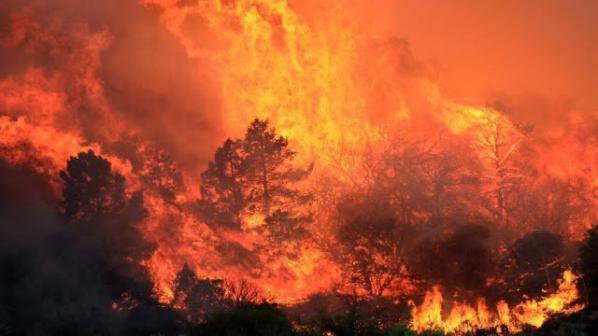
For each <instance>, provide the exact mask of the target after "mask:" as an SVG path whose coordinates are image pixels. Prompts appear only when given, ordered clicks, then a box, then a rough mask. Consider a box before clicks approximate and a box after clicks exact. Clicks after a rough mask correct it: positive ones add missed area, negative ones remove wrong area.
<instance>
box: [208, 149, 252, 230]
mask: <svg viewBox="0 0 598 336" xmlns="http://www.w3.org/2000/svg"><path fill="white" fill-rule="evenodd" d="M242 164H243V163H242V153H241V141H240V140H236V141H233V140H231V139H227V140H226V141H225V142H224V144H223V145H222V147H220V148H218V149H217V150H216V153H215V154H214V161H211V162H210V163H209V164H208V168H207V169H206V171H204V172H203V173H202V174H201V186H200V191H201V201H200V210H201V213H202V215H203V217H204V218H205V219H206V221H207V222H208V223H210V224H213V225H216V226H224V227H227V228H234V229H239V228H240V227H241V215H242V213H243V210H244V209H245V208H246V207H247V200H246V193H245V185H246V182H245V180H246V178H245V176H244V174H243V172H242V170H241V169H242Z"/></svg>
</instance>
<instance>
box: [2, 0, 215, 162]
mask: <svg viewBox="0 0 598 336" xmlns="http://www.w3.org/2000/svg"><path fill="white" fill-rule="evenodd" d="M1 13H2V14H1V15H2V22H4V26H3V28H2V39H1V40H2V42H3V43H2V53H3V58H2V61H1V64H0V74H2V77H3V84H4V85H3V86H4V87H5V89H8V90H10V91H9V92H10V94H11V96H10V97H6V99H3V101H4V102H6V103H8V102H10V101H13V102H14V103H13V104H10V105H8V104H7V105H5V106H3V109H5V112H3V114H8V115H12V116H13V117H16V116H19V115H23V114H25V115H28V117H29V119H30V121H31V122H35V123H49V124H51V125H52V126H54V127H56V128H57V129H60V130H62V131H70V132H73V133H75V134H78V135H79V136H81V137H82V138H83V141H85V142H96V143H99V144H101V145H102V148H103V149H104V150H105V151H107V152H110V151H113V152H115V154H118V155H121V156H123V157H125V158H127V157H128V156H129V155H130V153H126V152H119V147H118V146H116V145H115V144H116V143H118V141H119V140H122V139H126V137H127V135H130V134H135V135H138V136H140V137H141V138H143V139H144V141H148V142H151V143H156V144H157V145H158V146H159V147H162V148H165V149H167V150H168V151H169V153H171V155H173V156H174V157H175V159H176V160H177V162H179V163H180V164H181V165H182V166H183V167H185V168H189V169H198V168H199V167H201V165H202V163H203V162H205V161H206V159H207V157H208V155H209V154H208V153H210V150H211V149H212V148H213V147H214V146H215V141H216V140H218V139H220V138H221V137H222V136H221V135H220V134H221V133H220V132H221V130H220V129H219V126H218V125H219V123H220V117H221V115H220V106H219V105H220V103H219V101H218V97H219V93H218V90H217V88H216V86H215V84H214V83H213V79H212V78H210V77H209V76H207V75H206V74H202V71H205V69H201V68H200V67H199V66H198V64H197V63H195V62H192V61H191V60H189V58H188V57H187V56H186V54H185V51H184V49H183V48H182V46H181V45H180V44H179V43H178V42H177V40H176V39H175V38H174V37H173V36H172V35H171V34H170V33H169V32H168V31H166V30H165V28H164V27H163V26H162V25H161V24H160V23H159V21H158V20H157V18H156V16H155V15H154V14H153V13H152V12H151V11H148V10H146V9H145V8H143V7H141V6H140V5H139V4H137V3H136V2H134V1H92V2H86V3H85V4H83V3H81V2H79V1H53V2H45V1H28V2H27V3H23V2H21V1H10V2H8V3H6V2H5V3H4V4H3V5H2V12H1ZM28 94H29V95H28ZM19 95H20V96H21V97H19ZM29 96H33V97H36V100H38V101H37V103H38V105H36V101H34V102H28V99H27V97H29ZM42 99H43V100H42ZM32 105H33V106H32ZM44 114H45V115H44ZM48 119H49V120H48ZM198 130H199V131H198Z"/></svg>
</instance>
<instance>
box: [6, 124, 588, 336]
mask: <svg viewBox="0 0 598 336" xmlns="http://www.w3.org/2000/svg"><path fill="white" fill-rule="evenodd" d="M493 148H494V147H493ZM149 153H151V154H150V155H152V156H151V157H150V158H149V160H148V159H146V160H144V161H143V166H142V167H139V170H138V174H139V181H141V182H140V183H141V185H140V187H139V189H138V190H132V191H128V188H127V186H126V184H127V181H126V178H125V177H124V176H123V175H121V174H120V173H118V172H117V171H115V170H114V169H113V167H112V165H111V163H110V162H109V161H108V160H107V159H105V158H104V157H102V156H101V155H97V154H96V153H94V151H93V150H88V151H87V152H81V153H78V154H77V155H76V156H72V157H70V158H69V159H68V161H67V162H66V163H65V168H64V170H61V171H60V173H59V180H60V182H61V184H62V186H61V189H62V194H61V195H60V196H59V197H58V199H56V197H55V195H54V191H53V187H52V185H50V182H49V181H51V180H52V178H50V177H48V176H44V175H43V174H41V173H40V172H39V171H36V169H35V167H36V166H37V165H38V164H39V165H41V163H36V162H27V164H24V165H17V166H14V165H10V164H9V163H8V162H6V161H3V164H2V180H3V190H4V192H3V197H2V211H1V212H0V213H1V214H2V221H1V222H2V237H3V239H2V250H1V256H2V258H1V267H2V270H3V272H2V274H3V276H2V282H1V284H2V290H1V293H2V303H3V304H2V316H1V317H2V325H1V327H2V331H3V334H9V335H12V334H14V335H20V334H52V335H54V334H60V335H82V334H89V335H112V334H120V333H123V334H126V335H150V334H155V335H171V334H172V335H175V334H176V335H178V334H188V335H437V334H438V335H441V334H443V332H444V331H446V332H448V334H452V333H458V334H468V335H528V334H531V335H591V333H592V332H594V331H595V330H596V329H593V328H595V326H596V321H595V318H596V317H595V314H596V312H595V309H596V306H597V305H598V301H597V300H596V298H597V295H596V294H597V291H598V278H597V277H598V274H597V273H596V270H598V267H596V266H597V260H596V257H595V256H596V253H597V252H598V250H597V249H598V229H597V227H594V228H592V229H590V230H589V231H587V232H585V234H584V236H583V239H582V240H579V241H577V240H571V239H565V238H564V234H566V231H564V230H565V229H566V227H567V224H568V221H570V220H571V217H573V216H579V215H580V214H583V213H584V212H583V209H586V211H590V210H592V207H591V206H590V205H589V204H584V203H583V201H584V199H583V197H582V196H583V195H584V190H585V192H589V191H588V190H587V188H585V189H584V184H583V183H582V181H575V182H576V184H574V185H570V184H565V183H564V182H563V181H558V180H547V181H542V182H541V183H539V182H538V181H537V179H538V177H537V175H535V174H533V171H531V172H530V171H525V170H524V169H525V166H523V167H520V166H517V165H515V162H517V163H519V161H516V160H515V159H513V160H512V161H513V162H514V163H513V164H512V165H509V168H508V169H507V168H503V167H500V168H501V170H500V172H504V173H501V174H497V175H498V176H497V178H500V179H501V180H500V181H501V184H500V185H501V186H502V188H501V189H499V190H498V191H496V192H494V193H492V194H490V195H489V196H488V198H490V199H488V198H486V197H482V196H483V195H484V193H483V192H481V191H480V190H479V188H481V187H482V186H483V184H482V182H481V180H482V174H481V171H479V170H476V168H479V163H476V162H475V159H474V158H472V157H467V156H466V154H465V153H467V151H465V150H463V149H460V148H459V147H457V145H455V144H453V145H452V146H448V147H444V146H443V144H442V142H441V140H438V139H434V140H433V143H431V144H425V143H409V142H405V141H399V142H395V143H393V145H392V147H390V149H389V151H388V152H384V156H383V157H382V158H380V161H374V160H373V159H372V160H370V161H368V162H369V165H370V167H371V168H372V170H371V171H370V172H368V175H367V176H368V179H367V181H366V182H367V183H366V184H365V185H363V189H361V188H360V189H357V190H351V191H350V192H348V193H346V194H343V195H341V197H338V198H337V199H336V202H337V203H336V205H335V210H334V211H335V212H336V214H335V216H336V220H335V221H336V225H337V226H336V227H335V231H334V233H333V235H334V236H333V237H318V236H317V234H313V233H312V232H313V230H314V227H316V228H317V220H318V217H317V213H316V212H315V211H313V212H312V210H313V209H315V207H314V206H311V205H310V204H313V203H318V202H321V201H318V195H317V194H315V192H312V193H310V192H306V191H304V190H305V189H304V188H303V190H302V189H301V188H300V185H301V183H303V182H304V181H305V180H308V179H310V178H311V176H310V175H311V172H312V170H313V166H307V167H297V166H293V165H292V163H293V161H294V156H295V154H296V153H295V152H293V151H292V149H291V148H290V147H289V145H288V141H287V139H286V138H285V137H282V136H280V135H278V134H277V133H276V131H275V129H273V128H271V127H270V126H269V124H268V121H266V120H259V119H256V120H254V121H253V122H252V123H251V125H250V126H249V128H248V129H247V132H246V134H245V136H244V137H243V138H242V139H234V140H232V139H228V140H226V141H225V142H224V143H223V145H222V146H221V147H219V148H218V149H217V151H216V152H215V154H214V158H213V161H211V162H210V164H209V165H208V167H207V169H206V170H205V171H204V172H202V173H201V189H200V196H201V197H200V198H199V199H198V200H194V201H190V202H188V203H187V204H184V205H181V204H180V205H178V206H181V207H185V209H181V210H180V211H185V212H189V213H190V215H191V216H194V217H196V218H197V220H200V221H202V222H205V223H207V225H209V226H213V227H214V228H215V230H218V228H224V229H225V230H226V231H227V232H228V231H232V232H237V231H239V232H248V231H250V232H252V234H255V235H257V236H258V237H259V238H260V239H259V240H256V242H254V243H253V245H252V246H251V248H248V247H245V246H243V245H241V244H236V245H233V244H232V243H229V244H228V245H222V246H218V249H219V250H220V253H221V254H222V255H223V256H222V257H223V258H226V259H227V261H226V262H227V263H229V264H235V266H236V267H239V268H242V269H243V270H245V271H246V272H248V273H249V274H251V276H250V277H248V279H251V278H252V277H254V275H253V274H252V273H256V275H255V277H259V276H260V274H259V272H271V271H272V269H271V268H272V267H273V265H272V264H274V263H275V262H276V259H277V258H280V256H281V255H285V256H286V257H287V258H289V259H293V258H297V255H298V254H300V253H301V250H302V249H304V248H306V247H305V246H310V245H314V246H318V247H319V248H320V249H321V250H322V251H324V252H325V253H327V254H329V256H330V259H331V260H332V261H333V262H334V263H335V265H336V267H338V272H340V273H341V274H342V277H341V279H342V280H341V281H340V282H337V283H335V286H334V287H333V288H331V289H330V290H328V291H322V292H318V293H314V294H312V295H310V296H309V297H308V298H307V299H306V300H304V301H302V302H300V303H294V304H289V303H284V302H283V303H279V302H277V300H276V298H273V297H271V296H268V293H265V292H264V291H263V290H262V289H260V288H259V287H257V286H255V285H254V284H252V283H251V282H248V281H247V280H243V279H241V280H239V279H226V278H206V277H202V276H201V274H197V273H196V272H195V271H194V269H193V267H190V266H189V265H187V264H185V265H183V266H182V267H181V269H180V270H178V272H177V274H176V278H175V279H174V282H173V287H172V296H171V297H170V298H169V299H168V300H167V301H165V300H163V299H160V298H159V297H157V296H156V292H155V290H154V288H153V284H152V281H153V279H152V275H151V274H150V271H149V270H148V267H147V265H146V264H145V262H147V261H148V260H149V259H150V257H151V255H152V253H154V251H155V249H156V246H155V243H154V242H152V241H151V240H150V239H148V238H147V237H146V236H145V235H144V233H143V232H142V230H143V226H142V223H143V221H144V220H146V219H147V217H148V210H147V204H146V203H145V200H144V194H145V193H150V194H152V193H153V194H152V195H154V197H156V195H157V197H159V198H161V199H162V200H163V201H164V202H166V203H172V204H177V203H180V202H177V194H178V193H179V192H180V188H182V186H181V176H180V175H179V174H178V173H177V170H176V168H175V167H174V165H173V163H172V161H171V160H169V159H168V154H167V153H164V152H156V151H151V152H149ZM526 154H527V155H529V154H528V153H526ZM457 155H462V156H461V157H457ZM463 156H465V157H463ZM503 162H504V161H503ZM523 162H525V160H524V161H523ZM320 183H321V184H320V185H319V186H317V188H330V187H329V186H326V185H325V182H320ZM525 183H530V184H532V185H534V186H535V188H530V186H529V185H526V184H525ZM555 195H558V197H555ZM476 196H477V197H479V198H478V199H476V198H475V197H476ZM542 197H544V199H542ZM546 197H549V198H548V200H549V201H551V202H554V203H549V204H548V206H550V207H551V208H552V207H558V208H557V209H554V211H555V212H554V214H556V215H558V216H556V217H550V215H551V213H550V212H548V213H547V212H546V211H547V209H545V208H541V207H539V206H537V205H536V204H542V203H544V204H546ZM492 198H494V201H495V203H493V204H494V205H496V204H498V205H499V206H498V207H494V208H491V209H495V210H496V211H494V212H492V211H489V210H488V209H487V208H485V205H486V204H487V203H486V202H490V201H491V200H492ZM472 202H479V203H477V204H471V203H472ZM528 202H535V203H528ZM472 208H473V209H480V210H479V211H480V213H475V212H473V213H472V212H471V209H472ZM550 210H552V209H550ZM255 218H257V219H255ZM248 219H249V220H248ZM547 223H549V224H550V226H547ZM518 225H526V226H527V227H529V228H530V229H529V232H527V233H525V234H523V235H521V234H520V232H521V231H520V230H516V229H515V228H518ZM491 228H493V229H491ZM495 228H498V229H495ZM198 258H201V257H200V256H198ZM563 272H565V274H567V272H573V273H574V274H578V275H573V276H574V277H576V280H577V281H576V282H573V283H572V286H573V288H572V290H573V297H571V289H567V288H565V287H564V286H563V285H564V284H565V281H567V279H562V280H560V275H561V274H562V273H563ZM577 277H579V278H577ZM489 279H491V280H489ZM432 286H441V288H442V290H443V293H444V295H445V296H446V297H452V298H458V300H462V302H464V303H468V302H475V300H476V299H478V297H479V296H483V298H484V300H485V304H487V305H488V306H490V307H492V306H494V305H496V304H497V302H503V303H505V304H507V305H508V306H510V307H513V311H512V312H511V313H510V314H511V315H512V317H511V318H510V319H509V320H505V319H504V318H503V317H502V316H501V317H500V318H496V319H495V318H494V317H492V316H490V315H489V316H488V317H486V319H487V320H482V318H481V315H480V316H475V317H474V318H473V319H466V318H464V319H463V320H462V321H457V322H458V323H459V324H458V325H455V326H450V325H449V321H448V320H446V321H444V323H446V324H440V323H439V322H443V321H442V320H440V321H436V320H434V319H433V317H432V315H431V314H433V312H425V311H424V315H421V316H419V315H418V311H417V309H418V307H417V306H414V304H413V301H412V300H418V301H421V300H422V298H423V297H424V296H425V297H426V299H425V300H426V301H427V300H428V299H427V297H428V295H429V293H424V292H425V291H426V290H428V289H430V288H432ZM575 286H577V288H576V287H575ZM414 287H415V288H414ZM435 288H437V287H435ZM557 288H558V290H557ZM561 289H563V291H562V292H561ZM547 291H553V292H554V291H556V294H562V297H559V298H557V299H558V300H560V301H561V302H559V303H560V305H559V304H557V306H556V307H551V306H546V307H545V308H544V307H543V306H542V301H541V299H538V298H541V297H542V296H543V295H546V292H547ZM577 293H579V294H577ZM418 297H419V299H416V298H418ZM524 297H529V298H533V299H537V300H538V301H540V302H539V304H540V307H541V308H539V309H538V308H537V307H535V309H532V308H529V311H528V307H527V306H525V305H519V306H517V303H518V302H520V301H521V300H522V298H524ZM553 299H554V298H553ZM454 304H456V303H454ZM433 308H434V307H424V306H423V305H422V306H421V307H419V309H421V310H424V309H433ZM453 309H454V308H453ZM478 309H479V307H478ZM507 309H508V308H507ZM476 313H477V314H481V312H480V311H479V310H478V311H477V312H476V311H474V315H475V314H476ZM419 314H421V311H420V312H419ZM489 314H492V313H491V312H490V313H489ZM507 314H509V312H507ZM526 314H536V315H533V316H526ZM538 314H539V315H538ZM418 316H419V317H420V318H421V320H417V319H416V318H417V317H418ZM537 319H540V323H539V324H538V323H537ZM545 319H546V321H545ZM443 328H446V329H443Z"/></svg>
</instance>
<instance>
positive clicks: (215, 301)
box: [173, 264, 230, 321]
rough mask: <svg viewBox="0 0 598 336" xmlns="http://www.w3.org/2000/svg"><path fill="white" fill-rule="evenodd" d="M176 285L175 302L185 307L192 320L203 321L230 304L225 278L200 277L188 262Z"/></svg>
mask: <svg viewBox="0 0 598 336" xmlns="http://www.w3.org/2000/svg"><path fill="white" fill-rule="evenodd" d="M174 287H175V293H174V294H175V296H174V301H173V303H174V304H177V305H179V306H180V307H182V308H184V310H185V311H186V313H187V315H188V317H189V319H190V320H191V321H203V320H204V319H205V318H206V316H208V315H210V314H214V313H215V312H217V311H220V310H223V309H225V308H227V307H228V306H230V304H229V300H228V298H227V297H226V292H225V288H224V281H223V280H219V279H199V278H198V277H197V275H196V274H195V272H194V271H193V270H192V269H191V268H190V267H189V266H188V265H186V264H185V265H184V266H183V268H182V269H181V270H180V271H179V273H178V274H177V276H176V279H175V286H174Z"/></svg>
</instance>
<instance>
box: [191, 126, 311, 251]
mask: <svg viewBox="0 0 598 336" xmlns="http://www.w3.org/2000/svg"><path fill="white" fill-rule="evenodd" d="M294 157H295V152H293V151H292V150H290V148H289V147H288V141H287V139H286V138H284V137H282V136H279V135H277V134H276V131H275V130H274V129H273V128H270V127H269V125H268V122H267V121H262V120H259V119H255V120H254V121H253V122H252V123H251V125H250V126H249V128H248V130H247V133H246V134H245V137H244V138H243V139H240V140H230V139H228V140H227V141H226V142H225V143H224V145H223V146H222V147H220V148H219V149H218V150H217V151H216V154H215V156H214V161H212V162H210V163H209V165H208V169H207V170H206V171H205V172H204V173H203V174H202V175H201V194H202V198H201V201H200V208H201V210H202V215H203V216H204V218H205V219H206V220H207V221H208V222H210V223H212V224H216V225H221V226H225V227H229V228H235V229H240V228H242V227H243V224H244V223H243V219H244V218H246V217H247V216H253V215H259V216H260V217H257V218H261V219H259V221H260V223H254V225H253V226H254V227H259V228H260V229H265V232H266V233H267V234H268V235H269V236H270V237H271V238H273V239H283V238H290V237H298V236H301V234H303V233H304V231H303V230H302V227H301V224H302V223H304V222H306V221H308V220H309V214H307V213H305V212H304V211H303V209H302V208H301V206H302V205H304V204H306V202H308V200H309V197H308V195H306V194H304V193H302V192H300V191H299V190H298V189H297V188H296V183H298V182H300V181H301V180H303V179H305V178H306V177H307V176H308V175H309V173H310V171H311V168H296V167H294V166H293V165H292V161H293V158H294Z"/></svg>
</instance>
